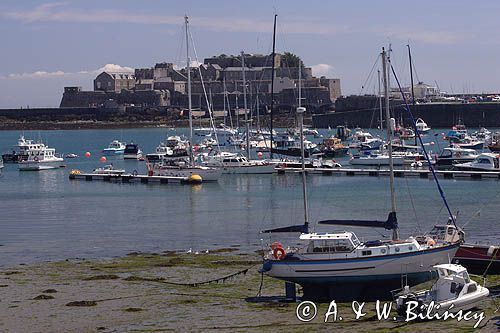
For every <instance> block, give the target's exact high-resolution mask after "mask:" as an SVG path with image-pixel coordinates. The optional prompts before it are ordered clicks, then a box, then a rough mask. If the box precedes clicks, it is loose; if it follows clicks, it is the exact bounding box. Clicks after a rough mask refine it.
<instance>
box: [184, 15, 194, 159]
mask: <svg viewBox="0 0 500 333" xmlns="http://www.w3.org/2000/svg"><path fill="white" fill-rule="evenodd" d="M184 20H185V23H186V66H187V83H188V110H189V163H190V164H191V165H193V164H194V157H193V111H192V109H193V105H192V101H191V67H190V60H189V32H188V23H189V20H188V16H187V15H186V16H184Z"/></svg>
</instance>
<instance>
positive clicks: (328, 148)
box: [319, 137, 349, 157]
mask: <svg viewBox="0 0 500 333" xmlns="http://www.w3.org/2000/svg"><path fill="white" fill-rule="evenodd" d="M319 150H320V151H321V153H322V154H323V156H325V157H342V156H345V155H347V152H348V151H349V147H346V146H344V145H343V144H342V141H341V140H340V139H339V138H336V137H330V138H327V139H324V140H323V143H322V144H321V145H320V147H319Z"/></svg>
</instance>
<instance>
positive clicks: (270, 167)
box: [201, 152, 276, 174]
mask: <svg viewBox="0 0 500 333" xmlns="http://www.w3.org/2000/svg"><path fill="white" fill-rule="evenodd" d="M201 159H202V161H201V163H202V164H203V165H205V166H208V167H214V168H221V169H222V173H224V174H271V173H273V171H274V168H275V166H276V164H274V163H270V162H269V161H267V160H252V159H250V160H249V159H247V157H246V156H243V155H241V154H238V153H231V152H220V153H214V154H206V155H201Z"/></svg>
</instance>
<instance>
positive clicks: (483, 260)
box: [453, 244, 500, 275]
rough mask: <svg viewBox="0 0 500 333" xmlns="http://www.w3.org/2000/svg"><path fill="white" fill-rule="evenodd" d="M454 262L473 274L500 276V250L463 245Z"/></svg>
mask: <svg viewBox="0 0 500 333" xmlns="http://www.w3.org/2000/svg"><path fill="white" fill-rule="evenodd" d="M453 262H454V263H457V264H460V265H462V266H464V267H465V268H467V270H468V271H469V272H470V273H473V274H480V275H482V274H484V273H485V272H486V273H487V274H500V249H499V248H498V247H491V246H488V245H474V244H463V245H462V246H460V248H459V249H458V251H457V253H456V254H455V257H454V258H453Z"/></svg>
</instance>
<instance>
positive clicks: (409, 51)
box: [406, 44, 418, 146]
mask: <svg viewBox="0 0 500 333" xmlns="http://www.w3.org/2000/svg"><path fill="white" fill-rule="evenodd" d="M406 46H408V58H409V60H410V83H411V104H412V105H413V112H415V91H414V90H413V65H412V61H411V50H410V44H408V45H406ZM414 127H415V132H417V131H418V129H417V126H414ZM416 145H417V133H415V146H416Z"/></svg>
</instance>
